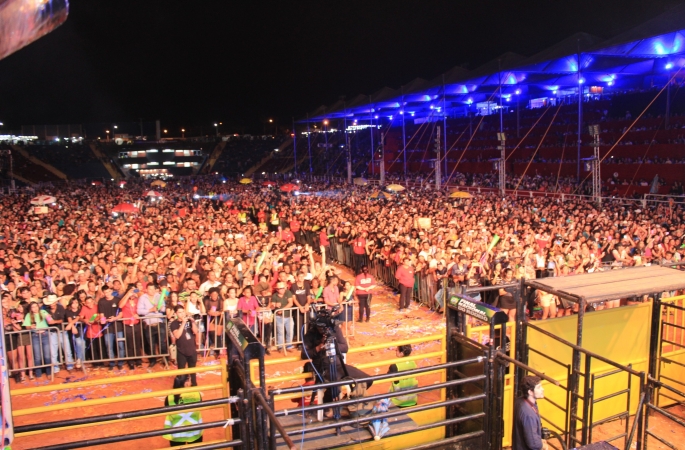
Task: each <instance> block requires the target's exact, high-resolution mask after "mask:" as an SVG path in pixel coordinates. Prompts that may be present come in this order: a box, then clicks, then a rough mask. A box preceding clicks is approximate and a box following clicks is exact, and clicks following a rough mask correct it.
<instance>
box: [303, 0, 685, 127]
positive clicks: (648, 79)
mask: <svg viewBox="0 0 685 450" xmlns="http://www.w3.org/2000/svg"><path fill="white" fill-rule="evenodd" d="M579 61H580V63H579ZM684 64H685V5H683V6H679V7H675V8H672V9H671V10H669V11H667V12H666V13H664V14H662V15H660V16H658V17H656V18H654V19H652V20H650V21H648V22H646V23H644V24H642V25H640V26H638V27H635V28H633V29H631V30H629V31H627V32H625V33H622V34H620V35H618V36H615V37H613V38H611V39H608V40H602V39H600V38H598V37H596V36H592V35H589V34H586V33H576V34H574V35H573V36H570V37H568V38H566V39H564V40H563V41H561V42H559V43H557V44H556V45H553V46H552V47H549V48H547V49H545V50H543V51H541V52H539V53H537V54H536V55H533V56H531V57H528V58H526V57H525V56H522V55H518V54H515V53H505V54H503V55H500V56H499V57H497V58H495V59H493V60H492V61H490V62H488V63H486V64H484V65H482V66H480V67H478V68H476V69H474V70H472V71H467V70H465V69H463V68H461V67H455V68H453V69H451V70H449V71H448V72H446V73H445V74H443V75H440V76H438V77H436V78H435V79H433V80H424V79H421V78H417V79H415V80H413V81H411V82H409V83H407V84H406V85H403V86H401V87H400V88H399V89H391V88H388V87H384V88H382V89H380V90H379V91H377V92H375V93H373V94H371V95H358V96H357V97H355V98H353V99H351V100H349V101H346V102H343V101H338V102H336V103H334V104H333V105H330V106H320V107H319V108H317V109H316V110H315V111H312V112H310V113H309V114H308V115H307V119H305V121H306V120H308V121H322V120H324V119H340V118H348V119H351V120H354V119H359V120H369V119H371V118H375V119H387V118H390V117H392V116H393V115H396V114H408V115H410V116H412V117H414V116H415V117H428V116H431V115H436V116H442V115H443V114H444V111H446V110H447V111H450V110H453V109H455V108H457V109H459V110H464V109H465V106H468V105H471V104H474V103H476V104H477V103H479V102H486V101H492V102H496V103H498V102H499V101H500V98H499V86H500V85H501V86H502V90H501V92H502V101H503V102H506V101H512V100H516V96H519V95H520V96H522V97H524V98H526V99H532V98H544V97H547V98H550V97H556V96H564V95H577V93H578V86H579V85H581V86H586V87H590V86H598V87H602V88H603V89H604V92H611V91H613V90H621V91H622V90H626V89H636V88H649V87H651V86H663V85H664V84H665V83H666V81H667V80H668V79H669V77H671V76H673V74H675V73H676V72H677V71H679V70H681V69H682V68H683V65H684Z"/></svg>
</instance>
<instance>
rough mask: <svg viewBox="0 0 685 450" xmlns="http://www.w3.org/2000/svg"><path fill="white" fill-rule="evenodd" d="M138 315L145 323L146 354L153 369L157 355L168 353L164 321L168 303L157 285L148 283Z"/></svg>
mask: <svg viewBox="0 0 685 450" xmlns="http://www.w3.org/2000/svg"><path fill="white" fill-rule="evenodd" d="M137 313H138V316H140V317H141V319H142V321H143V342H144V343H145V353H146V354H147V356H148V363H149V364H148V367H150V368H152V367H154V366H155V364H157V358H156V357H155V355H156V354H157V355H160V354H161V355H164V354H167V353H168V348H167V335H166V329H167V327H166V325H165V323H164V320H163V317H165V314H166V303H165V302H164V299H162V298H161V294H160V293H159V292H157V285H156V284H155V283H154V282H148V285H147V289H146V292H145V293H144V294H143V295H141V296H140V297H139V298H138V306H137ZM158 349H159V350H158ZM157 351H159V353H157Z"/></svg>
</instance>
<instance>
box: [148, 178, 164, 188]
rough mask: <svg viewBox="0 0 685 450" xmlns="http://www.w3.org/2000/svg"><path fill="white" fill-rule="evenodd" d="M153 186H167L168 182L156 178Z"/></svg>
mask: <svg viewBox="0 0 685 450" xmlns="http://www.w3.org/2000/svg"><path fill="white" fill-rule="evenodd" d="M151 186H159V187H166V183H165V182H164V181H162V180H155V181H153V182H152V184H151Z"/></svg>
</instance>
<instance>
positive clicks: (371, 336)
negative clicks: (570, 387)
mask: <svg viewBox="0 0 685 450" xmlns="http://www.w3.org/2000/svg"><path fill="white" fill-rule="evenodd" d="M337 270H338V272H340V274H341V277H342V278H343V279H352V278H353V277H352V274H351V273H350V271H349V270H348V269H346V268H338V269H337ZM397 299H398V296H397V295H393V293H392V291H391V290H390V289H388V288H385V287H383V288H379V289H378V291H377V292H376V293H375V294H374V296H373V302H372V305H371V309H372V317H371V321H370V322H368V323H367V322H365V323H355V330H354V335H353V336H348V338H347V339H348V342H349V344H350V348H359V347H365V346H370V345H376V344H387V347H383V348H382V349H380V350H373V351H361V352H358V353H353V354H349V355H348V358H347V363H348V364H352V365H359V364H367V365H371V366H372V365H373V364H372V363H374V362H377V361H384V360H389V359H393V358H395V345H394V342H397V341H400V340H404V339H414V338H421V337H430V336H435V335H444V332H445V320H444V317H443V316H442V315H439V314H437V313H435V312H433V311H430V310H429V309H427V308H425V307H412V309H411V310H409V311H408V312H403V313H400V312H399V311H398V310H397ZM350 334H351V333H350ZM413 349H414V353H415V354H422V353H426V354H428V353H432V352H439V351H440V349H441V344H440V342H439V341H437V340H432V341H427V342H425V343H423V344H417V345H414V346H413ZM297 356H299V352H290V353H288V354H287V356H285V355H284V354H283V353H280V354H279V353H277V352H275V351H272V354H271V356H267V357H266V358H267V361H272V362H273V363H275V364H269V365H267V366H266V376H267V379H273V378H278V377H287V376H288V375H293V374H299V373H301V371H302V366H303V362H302V361H295V360H294V359H295V358H294V357H297ZM281 359H285V360H286V361H287V362H285V361H284V362H283V363H277V360H281ZM225 362H226V361H225V356H222V359H220V360H217V359H214V358H213V357H211V356H207V357H206V358H203V357H202V356H201V357H200V360H199V361H198V366H202V367H205V368H206V371H205V372H203V373H200V374H198V385H199V390H200V391H201V393H202V396H203V399H205V400H209V399H215V398H221V396H222V390H221V389H220V388H218V387H217V388H216V389H206V388H205V389H203V386H211V385H220V384H221V383H222V380H221V365H225ZM437 363H439V358H438V357H427V358H424V359H421V360H418V361H417V364H418V365H419V366H422V367H424V366H430V365H433V364H437ZM125 367H127V366H125ZM174 368H175V367H174V366H170V367H169V370H172V369H174ZM364 370H365V371H366V372H367V373H369V374H370V375H373V374H380V373H385V372H386V371H387V365H384V366H383V367H380V366H376V367H375V368H373V367H372V368H365V369H364ZM166 371H167V369H165V368H164V367H163V366H162V365H161V364H157V365H156V366H155V367H154V368H153V369H149V368H147V364H144V366H143V368H139V369H135V370H133V371H131V370H128V369H125V370H121V371H118V370H115V371H114V372H110V371H108V370H107V368H104V367H102V368H91V367H88V369H87V374H86V375H84V374H83V373H82V372H80V371H76V370H74V371H73V373H71V374H69V373H67V372H66V371H64V370H62V371H60V372H59V373H58V374H56V375H55V379H54V381H53V382H50V381H48V380H47V379H46V378H44V377H43V378H42V379H41V380H39V381H38V380H36V381H27V382H25V383H22V384H15V383H14V381H11V389H12V391H13V395H12V407H13V409H14V410H15V411H18V410H26V409H28V408H42V407H48V409H51V410H50V411H47V412H40V413H36V414H24V415H21V416H18V417H17V416H15V417H14V424H15V426H17V425H26V424H34V423H45V422H53V421H61V420H71V419H76V418H82V417H89V416H96V415H102V414H112V413H117V412H124V411H136V410H140V409H147V408H154V407H161V406H163V405H164V399H165V394H162V393H160V394H159V395H154V393H155V392H158V391H163V390H169V389H171V387H172V384H173V376H169V375H165V372H166ZM148 374H155V375H148ZM131 375H134V376H139V377H145V378H147V377H150V376H158V377H156V378H151V379H140V380H136V379H131V380H130V381H127V382H124V383H112V382H111V379H112V377H115V378H116V377H122V376H131ZM92 380H102V381H101V382H99V383H100V384H97V385H95V386H88V387H79V388H69V384H70V383H74V382H81V381H92ZM436 382H439V375H437V374H435V375H428V376H424V377H422V378H421V379H420V383H421V384H422V385H425V384H428V383H436ZM299 384H300V383H299V382H298V381H293V380H289V381H283V382H280V383H278V382H274V383H269V385H268V387H269V389H272V388H279V387H280V388H284V387H291V386H296V385H299ZM37 387H41V388H42V389H44V392H40V393H31V394H28V395H15V394H14V393H16V392H17V390H18V389H27V388H37ZM374 388H375V386H372V388H371V389H370V391H369V393H370V394H374V393H381V392H383V390H384V389H385V390H387V387H379V388H376V389H374ZM135 394H143V395H145V394H147V395H149V396H150V397H149V398H145V399H137V400H130V401H124V402H117V403H110V404H102V405H97V404H95V405H91V406H86V407H82V406H78V404H79V403H83V402H85V401H92V400H100V401H102V402H105V401H106V400H105V399H111V398H114V399H116V398H117V397H124V396H128V395H135ZM439 394H440V393H439V391H430V392H427V393H423V394H420V395H419V403H425V402H431V401H436V400H439ZM91 403H92V402H91ZM96 403H97V402H96ZM70 407H71V408H70ZM294 407H295V408H296V406H295V405H294V403H291V402H290V401H282V402H278V403H277V404H276V409H282V408H288V409H292V408H294ZM28 412H30V411H28ZM672 412H673V413H675V414H677V415H679V416H681V417H682V416H683V413H685V411H684V410H683V408H678V409H672ZM202 417H203V421H204V422H210V421H219V420H222V419H223V418H224V411H223V409H221V407H218V408H216V409H211V410H206V411H203V412H202ZM163 424H164V416H155V417H148V418H142V419H134V420H129V421H124V422H118V423H106V424H102V425H97V426H87V427H84V428H76V429H67V430H61V431H55V432H49V433H41V434H35V435H32V436H24V437H19V438H16V439H15V441H14V442H13V443H12V449H14V450H23V449H30V448H37V447H42V446H47V445H54V444H61V443H67V442H74V441H80V440H85V439H93V438H98V437H105V436H117V435H122V434H130V433H135V432H142V431H150V430H159V429H162V428H163ZM622 426H623V424H622V423H618V422H616V423H609V424H606V425H604V426H602V427H598V428H596V429H595V430H594V436H595V439H594V440H598V439H599V438H601V436H613V435H615V434H617V430H619V429H622ZM650 429H655V430H656V432H657V434H659V435H662V436H668V437H669V438H670V439H669V440H670V441H671V442H685V433H683V428H679V427H676V426H672V423H667V422H665V421H664V420H662V419H660V418H652V419H650ZM226 431H227V430H224V429H222V428H215V429H210V430H205V432H204V442H209V441H216V440H220V439H223V438H224V437H225V436H226ZM296 444H297V443H296ZM165 447H169V442H168V441H167V440H165V439H164V438H162V437H154V438H146V439H142V440H137V441H126V442H122V443H117V444H108V445H100V446H96V447H91V448H98V449H120V448H135V449H138V448H141V449H142V448H144V449H155V448H165ZM649 448H650V449H661V448H664V449H665V448H667V447H666V446H662V445H661V444H658V443H657V442H656V440H654V439H651V440H650V445H649ZM684 448H685V447H684Z"/></svg>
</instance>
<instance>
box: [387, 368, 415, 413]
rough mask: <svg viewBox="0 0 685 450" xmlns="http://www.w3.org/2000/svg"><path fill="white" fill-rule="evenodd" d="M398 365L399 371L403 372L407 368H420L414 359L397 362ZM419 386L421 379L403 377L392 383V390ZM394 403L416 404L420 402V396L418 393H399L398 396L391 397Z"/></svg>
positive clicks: (398, 404) (400, 404) (401, 405)
mask: <svg viewBox="0 0 685 450" xmlns="http://www.w3.org/2000/svg"><path fill="white" fill-rule="evenodd" d="M395 365H396V366H397V371H398V372H403V371H405V370H412V369H418V367H417V365H416V363H415V362H414V361H404V362H400V363H397V364H395ZM417 387H419V380H417V379H416V378H413V377H412V378H403V379H401V380H399V381H394V382H392V383H390V392H399V391H405V390H407V389H414V388H417ZM391 400H392V403H393V404H394V405H395V406H399V407H401V408H402V407H405V406H414V405H416V404H417V403H418V401H419V396H418V395H417V394H407V395H399V396H397V397H393V398H391Z"/></svg>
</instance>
